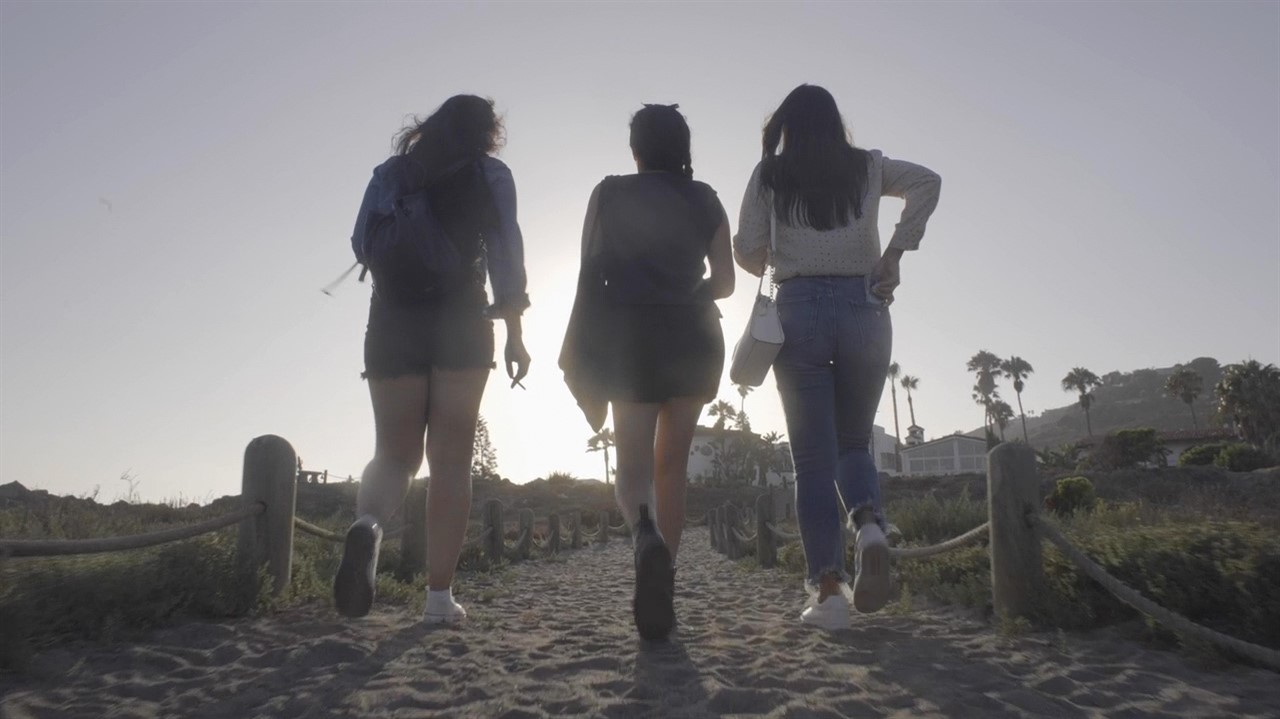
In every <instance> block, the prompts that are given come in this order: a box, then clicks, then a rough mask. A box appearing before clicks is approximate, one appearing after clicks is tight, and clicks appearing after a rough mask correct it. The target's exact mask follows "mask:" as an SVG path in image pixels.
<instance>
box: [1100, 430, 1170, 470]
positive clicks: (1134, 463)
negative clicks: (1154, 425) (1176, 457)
mask: <svg viewBox="0 0 1280 719" xmlns="http://www.w3.org/2000/svg"><path fill="white" fill-rule="evenodd" d="M1168 456H1169V450H1168V449H1166V448H1165V446H1164V444H1163V443H1162V442H1161V441H1160V440H1159V438H1158V437H1156V431H1155V430H1154V429H1151V428H1144V429H1122V430H1119V431H1116V432H1113V433H1111V434H1109V435H1107V436H1106V437H1103V439H1102V442H1101V444H1099V445H1098V449H1097V450H1096V451H1095V452H1094V453H1093V458H1092V463H1093V464H1094V466H1096V467H1098V468H1099V469H1132V468H1134V467H1139V466H1143V465H1155V466H1158V467H1163V466H1165V465H1166V464H1167V463H1168V462H1167V458H1168Z"/></svg>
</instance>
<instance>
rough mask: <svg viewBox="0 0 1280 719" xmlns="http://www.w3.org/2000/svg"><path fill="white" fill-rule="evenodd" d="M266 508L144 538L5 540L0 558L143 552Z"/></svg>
mask: <svg viewBox="0 0 1280 719" xmlns="http://www.w3.org/2000/svg"><path fill="white" fill-rule="evenodd" d="M265 509H266V505H264V504H262V503H260V502H255V503H254V504H251V505H248V506H244V507H241V508H239V509H235V510H232V511H230V512H228V513H226V514H224V515H222V516H221V517H214V518H213V519H207V520H205V521H203V522H197V523H195V524H189V525H187V526H185V527H174V528H172V529H161V530H158V531H155V532H147V533H145V534H134V535H129V536H124V537H98V538H94V539H5V540H0V556H6V557H63V556H70V555H77V554H102V553H104V552H124V551H128V550H130V549H144V548H146V547H155V546H159V545H161V544H168V543H169V542H178V541H182V540H184V539H192V538H194V537H198V536H200V535H202V534H209V533H211V532H216V531H218V530H219V529H224V528H226V527H230V526H231V525H233V524H235V523H237V522H240V521H242V520H244V519H247V518H249V517H252V516H255V515H258V514H262V512H263V511H264V510H265Z"/></svg>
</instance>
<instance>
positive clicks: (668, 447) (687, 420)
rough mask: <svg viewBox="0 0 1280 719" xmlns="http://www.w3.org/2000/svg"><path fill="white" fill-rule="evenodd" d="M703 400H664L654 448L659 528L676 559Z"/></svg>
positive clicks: (680, 398) (688, 398) (684, 398)
mask: <svg viewBox="0 0 1280 719" xmlns="http://www.w3.org/2000/svg"><path fill="white" fill-rule="evenodd" d="M703 404H704V403H703V402H702V400H700V399H694V398H691V397H678V398H676V399H672V400H668V401H666V402H664V403H662V409H661V411H660V412H659V413H658V429H657V441H656V442H655V444H654V448H653V459H654V466H655V469H656V471H655V473H654V484H655V490H656V494H657V508H656V511H657V515H658V518H657V521H658V531H659V532H661V533H662V537H663V539H665V540H666V542H667V547H668V548H669V549H670V550H671V556H672V558H673V559H674V558H675V556H676V551H677V550H678V549H679V548H680V535H681V534H683V533H684V507H685V490H686V489H687V487H688V478H687V475H688V472H689V447H690V445H692V444H693V431H694V428H695V427H697V425H698V416H699V415H701V414H702V405H703Z"/></svg>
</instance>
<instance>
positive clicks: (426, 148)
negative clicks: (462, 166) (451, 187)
mask: <svg viewBox="0 0 1280 719" xmlns="http://www.w3.org/2000/svg"><path fill="white" fill-rule="evenodd" d="M503 139H504V138H503V135H502V119H501V118H499V117H498V115H497V113H495V112H494V110H493V100H490V99H488V98H483V97H477V96H475V95H454V96H453V97H451V98H449V99H448V100H445V101H444V103H443V104H441V105H440V107H438V108H436V111H435V112H433V113H431V114H430V115H428V116H427V119H425V120H421V119H418V118H416V117H415V118H414V120H413V123H412V124H410V125H408V126H407V127H405V128H404V129H402V130H401V131H400V132H399V134H397V135H396V139H395V148H396V154H397V155H405V156H408V157H410V158H412V159H414V160H415V161H417V163H418V164H419V165H420V166H421V167H422V169H423V170H424V171H425V173H424V177H427V178H431V177H435V176H437V175H439V174H440V173H441V172H443V171H444V170H445V169H446V168H448V167H449V166H450V165H452V164H454V163H455V162H457V161H459V160H462V159H465V158H468V157H474V158H477V159H478V158H480V157H481V156H483V155H487V154H489V153H490V152H493V151H494V150H496V149H498V147H500V146H501V145H502V142H503Z"/></svg>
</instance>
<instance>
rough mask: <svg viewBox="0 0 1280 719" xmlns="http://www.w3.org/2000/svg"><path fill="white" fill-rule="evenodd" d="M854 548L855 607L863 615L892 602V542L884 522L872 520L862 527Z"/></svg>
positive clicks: (878, 609)
mask: <svg viewBox="0 0 1280 719" xmlns="http://www.w3.org/2000/svg"><path fill="white" fill-rule="evenodd" d="M854 547H855V555H856V557H857V561H856V565H857V574H856V575H855V576H854V578H853V606H854V608H855V609H857V610H858V611H859V612H862V613H863V614H870V613H871V612H878V611H880V610H881V609H883V608H884V605H885V604H887V603H888V602H889V543H888V541H886V540H885V537H884V531H883V530H881V529H880V525H878V524H876V523H874V522H870V523H868V524H864V525H862V528H861V529H859V530H858V537H857V539H856V540H855V544H854Z"/></svg>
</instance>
